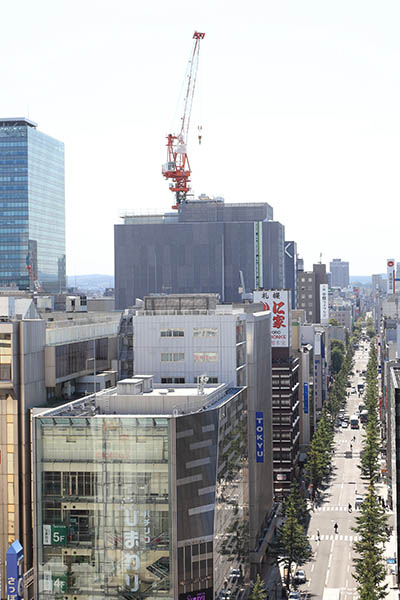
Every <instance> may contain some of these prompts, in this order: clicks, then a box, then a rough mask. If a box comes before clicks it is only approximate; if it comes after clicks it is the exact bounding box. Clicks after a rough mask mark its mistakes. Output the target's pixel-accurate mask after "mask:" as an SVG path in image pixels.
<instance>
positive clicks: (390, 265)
mask: <svg viewBox="0 0 400 600" xmlns="http://www.w3.org/2000/svg"><path fill="white" fill-rule="evenodd" d="M386 268H387V293H388V294H394V293H395V279H396V271H395V262H394V258H388V259H387V261H386Z"/></svg>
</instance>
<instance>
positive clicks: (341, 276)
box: [329, 258, 350, 288]
mask: <svg viewBox="0 0 400 600" xmlns="http://www.w3.org/2000/svg"><path fill="white" fill-rule="evenodd" d="M329 269H330V271H331V277H332V281H331V285H332V287H340V288H346V287H348V286H349V282H350V279H349V263H348V262H345V261H343V260H342V259H341V258H334V259H333V261H332V262H330V263H329Z"/></svg>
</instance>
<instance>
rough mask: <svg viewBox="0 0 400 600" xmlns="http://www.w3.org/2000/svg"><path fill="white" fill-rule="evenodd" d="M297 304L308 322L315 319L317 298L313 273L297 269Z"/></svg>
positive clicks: (314, 321) (313, 321)
mask: <svg viewBox="0 0 400 600" xmlns="http://www.w3.org/2000/svg"><path fill="white" fill-rule="evenodd" d="M297 306H298V308H300V309H302V310H304V311H305V314H306V319H307V322H308V323H316V321H317V298H316V284H315V273H313V271H299V272H298V273H297Z"/></svg>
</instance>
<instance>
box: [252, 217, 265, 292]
mask: <svg viewBox="0 0 400 600" xmlns="http://www.w3.org/2000/svg"><path fill="white" fill-rule="evenodd" d="M254 266H255V269H254V275H255V286H254V287H255V289H256V290H259V289H261V288H262V287H263V264H262V223H261V222H260V221H258V222H257V223H254Z"/></svg>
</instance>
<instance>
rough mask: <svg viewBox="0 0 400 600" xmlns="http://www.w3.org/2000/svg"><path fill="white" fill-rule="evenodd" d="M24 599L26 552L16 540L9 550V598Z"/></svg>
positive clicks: (14, 599)
mask: <svg viewBox="0 0 400 600" xmlns="http://www.w3.org/2000/svg"><path fill="white" fill-rule="evenodd" d="M23 597H24V550H23V548H22V546H21V544H20V543H19V541H18V540H15V542H13V543H12V544H11V546H10V547H9V549H8V550H7V598H8V599H9V600H11V598H12V599H13V600H21V599H22V598H23Z"/></svg>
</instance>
